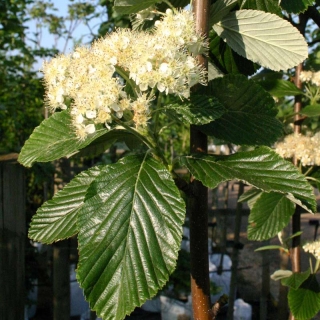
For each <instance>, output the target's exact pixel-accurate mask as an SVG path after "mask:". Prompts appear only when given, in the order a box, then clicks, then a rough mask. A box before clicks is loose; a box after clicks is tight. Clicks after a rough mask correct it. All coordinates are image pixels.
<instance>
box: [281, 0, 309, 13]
mask: <svg viewBox="0 0 320 320" xmlns="http://www.w3.org/2000/svg"><path fill="white" fill-rule="evenodd" d="M314 2H315V1H314V0H294V1H292V0H281V2H280V5H281V7H282V9H283V10H286V11H287V12H288V13H300V12H303V11H306V10H307V9H308V6H312V5H313V4H314Z"/></svg>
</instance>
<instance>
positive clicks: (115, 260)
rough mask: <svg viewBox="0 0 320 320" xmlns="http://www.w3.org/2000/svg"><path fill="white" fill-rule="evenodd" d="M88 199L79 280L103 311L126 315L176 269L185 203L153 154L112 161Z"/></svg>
mask: <svg viewBox="0 0 320 320" xmlns="http://www.w3.org/2000/svg"><path fill="white" fill-rule="evenodd" d="M87 197H88V200H86V202H85V205H84V206H83V207H82V208H81V210H80V212H79V215H78V228H79V235H78V239H79V253H80V260H79V265H78V273H77V278H78V280H79V283H80V285H81V287H82V288H83V289H84V293H85V296H86V298H87V300H88V301H89V303H90V305H91V308H93V309H94V310H96V311H97V313H98V315H100V316H102V317H105V318H106V319H123V318H124V317H125V315H126V314H129V313H131V312H132V311H133V309H134V308H135V307H136V306H140V305H141V304H142V303H143V302H145V301H146V300H147V299H150V298H151V297H152V296H154V295H155V294H156V293H157V291H158V290H159V289H160V288H161V287H162V286H163V285H164V284H165V283H166V281H167V280H168V277H169V274H170V273H171V272H172V271H173V270H174V268H175V264H176V259H177V256H178V251H179V249H180V242H181V238H182V224H183V221H184V216H185V204H184V201H183V200H182V199H181V197H180V193H179V190H178V189H177V187H176V186H175V184H174V182H173V180H172V178H171V175H170V173H169V172H168V171H167V169H166V168H165V167H164V166H163V165H162V164H161V163H159V162H158V161H156V160H155V159H153V158H152V157H150V156H148V155H141V156H129V157H126V158H123V159H122V160H120V161H119V162H118V163H116V164H112V165H109V166H108V171H106V172H105V173H104V174H102V175H100V176H99V177H98V179H97V180H96V181H95V182H94V183H92V185H91V186H90V188H89V190H88V195H87Z"/></svg>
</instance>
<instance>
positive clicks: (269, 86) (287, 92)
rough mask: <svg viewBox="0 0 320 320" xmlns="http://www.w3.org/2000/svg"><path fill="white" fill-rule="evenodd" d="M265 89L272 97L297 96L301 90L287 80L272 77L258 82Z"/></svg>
mask: <svg viewBox="0 0 320 320" xmlns="http://www.w3.org/2000/svg"><path fill="white" fill-rule="evenodd" d="M259 84H260V86H262V87H263V88H264V89H265V90H266V91H268V92H269V93H270V94H271V95H272V96H273V97H278V98H282V97H285V96H297V95H299V94H302V91H301V90H300V89H299V88H297V87H296V85H295V84H294V83H292V82H290V81H288V80H282V79H273V80H265V81H260V82H259Z"/></svg>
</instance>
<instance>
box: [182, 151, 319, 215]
mask: <svg viewBox="0 0 320 320" xmlns="http://www.w3.org/2000/svg"><path fill="white" fill-rule="evenodd" d="M179 160H180V163H181V164H182V165H184V166H186V167H187V168H188V170H189V171H190V173H191V174H192V175H193V176H194V177H195V178H196V179H197V180H200V181H201V182H202V183H203V184H204V185H205V186H207V187H209V188H215V187H216V186H217V185H218V184H219V183H221V182H223V181H227V180H233V179H237V180H241V181H244V182H245V183H248V184H250V185H253V186H255V187H256V188H259V189H261V190H263V191H265V192H278V193H282V194H285V195H286V196H289V195H291V196H292V197H293V198H294V199H295V200H296V201H297V202H300V205H301V206H303V208H305V209H306V210H308V211H309V212H315V210H316V202H315V197H314V194H313V189H312V187H311V186H310V184H309V183H308V181H307V180H306V178H305V177H304V175H302V174H301V173H300V172H299V171H298V170H297V168H296V167H295V166H294V165H293V164H292V163H290V162H289V161H286V160H284V159H282V158H281V157H280V156H279V155H278V154H277V153H275V152H274V151H273V150H272V149H270V148H268V147H259V148H256V149H255V150H253V151H246V152H238V153H236V154H233V155H229V156H214V155H205V154H196V155H190V156H182V157H180V158H179Z"/></svg>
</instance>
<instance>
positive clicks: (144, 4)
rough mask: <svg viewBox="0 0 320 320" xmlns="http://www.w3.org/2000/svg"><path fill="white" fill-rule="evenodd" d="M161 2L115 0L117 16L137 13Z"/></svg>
mask: <svg viewBox="0 0 320 320" xmlns="http://www.w3.org/2000/svg"><path fill="white" fill-rule="evenodd" d="M157 2H161V1H159V0H143V1H141V0H115V2H114V7H113V8H114V11H115V12H116V13H117V14H131V13H137V12H139V11H141V10H144V9H147V8H149V7H150V6H153V5H155V4H156V3H157Z"/></svg>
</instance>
